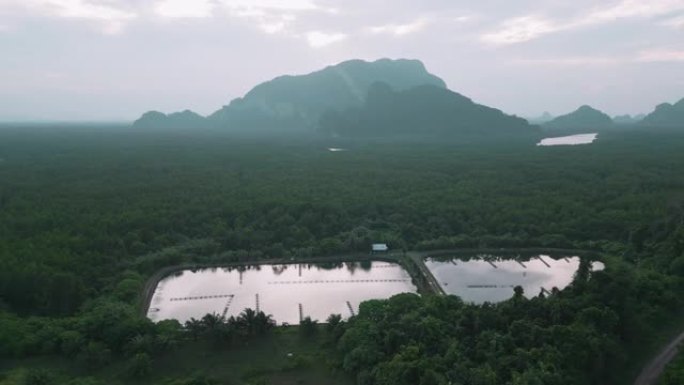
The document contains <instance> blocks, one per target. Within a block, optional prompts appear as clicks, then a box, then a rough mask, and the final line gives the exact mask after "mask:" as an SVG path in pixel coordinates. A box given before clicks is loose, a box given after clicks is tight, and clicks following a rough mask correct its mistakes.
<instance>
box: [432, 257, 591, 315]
mask: <svg viewBox="0 0 684 385" xmlns="http://www.w3.org/2000/svg"><path fill="white" fill-rule="evenodd" d="M425 265H426V266H427V268H428V270H430V272H431V273H432V275H433V276H434V277H435V279H436V280H437V282H438V283H439V285H440V286H441V287H442V289H443V290H444V292H445V293H447V294H453V295H457V296H459V297H461V299H463V300H464V301H466V302H472V303H477V304H480V303H484V302H492V303H494V302H501V301H505V300H507V299H509V298H511V297H512V296H513V288H514V287H515V286H521V287H522V288H523V290H524V293H525V296H526V297H527V298H532V297H534V296H537V295H539V293H540V292H541V291H542V289H543V290H547V291H549V292H550V291H551V290H552V289H553V288H554V287H555V288H558V289H563V288H564V287H566V286H568V285H569V284H570V283H571V282H572V279H573V277H574V275H575V272H576V271H577V268H578V267H579V258H578V257H556V258H552V257H550V256H549V255H534V256H531V257H527V258H523V259H513V258H511V257H502V256H492V255H482V254H481V255H475V256H472V257H470V258H467V257H461V258H458V257H454V258H442V257H440V258H428V259H426V260H425ZM603 267H604V266H603V264H602V263H601V262H592V270H595V271H596V270H602V269H603Z"/></svg>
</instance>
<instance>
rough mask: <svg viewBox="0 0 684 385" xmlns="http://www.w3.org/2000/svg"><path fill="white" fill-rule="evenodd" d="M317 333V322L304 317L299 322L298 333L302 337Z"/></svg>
mask: <svg viewBox="0 0 684 385" xmlns="http://www.w3.org/2000/svg"><path fill="white" fill-rule="evenodd" d="M317 331H318V321H316V320H312V319H311V317H309V316H307V317H304V319H302V320H301V321H300V322H299V332H300V333H301V335H302V336H304V337H311V336H313V335H314V334H316V332H317Z"/></svg>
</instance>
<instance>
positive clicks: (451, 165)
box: [0, 129, 684, 384]
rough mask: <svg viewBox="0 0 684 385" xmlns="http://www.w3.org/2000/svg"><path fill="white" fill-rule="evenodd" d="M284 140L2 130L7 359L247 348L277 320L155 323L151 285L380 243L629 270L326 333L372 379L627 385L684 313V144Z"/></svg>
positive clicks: (389, 307) (399, 313) (420, 308)
mask: <svg viewBox="0 0 684 385" xmlns="http://www.w3.org/2000/svg"><path fill="white" fill-rule="evenodd" d="M277 139H278V141H276V140H266V139H261V140H256V139H248V138H237V137H235V136H227V135H224V134H221V133H194V134H182V133H179V132H173V133H167V134H161V133H156V134H152V133H145V132H133V131H126V130H119V131H117V130H113V129H102V130H99V131H98V130H92V129H88V130H85V129H62V130H52V131H51V130H44V131H40V130H39V129H23V130H13V129H3V130H0V157H2V158H3V159H4V160H5V161H4V162H2V163H1V164H0V234H2V236H0V262H1V265H2V268H1V269H0V357H1V358H2V359H5V358H21V357H37V356H41V355H49V354H58V355H62V356H64V357H68V358H69V359H72V358H73V361H74V362H75V363H76V366H77V367H78V368H79V369H88V370H90V371H97V370H98V369H97V368H100V367H103V366H104V367H106V368H105V369H104V370H109V368H107V366H108V365H110V363H111V362H112V361H115V360H121V361H122V362H128V361H130V362H134V361H136V360H139V361H140V362H143V361H145V359H144V358H140V357H147V358H149V359H151V360H152V367H153V370H154V365H155V364H156V362H157V361H158V359H159V357H163V356H164V354H172V353H173V352H174V349H176V348H177V347H179V346H183V345H184V344H187V343H192V342H188V341H191V340H193V339H197V341H198V342H197V343H198V344H208V345H210V346H212V347H220V348H230V347H236V348H237V347H238V346H244V344H245V343H247V342H248V341H252V340H257V339H258V338H259V337H260V336H263V335H264V334H265V333H268V332H269V330H271V329H272V328H273V327H274V322H273V320H272V319H271V318H270V317H268V316H267V315H266V314H263V313H257V312H254V311H245V312H243V314H241V315H240V316H239V317H235V318H231V319H227V320H224V319H220V317H217V316H215V315H214V316H209V317H204V318H202V319H200V320H191V322H190V323H188V324H186V325H184V326H185V328H183V327H182V326H181V325H180V324H179V323H178V322H174V321H164V322H161V323H159V324H157V325H155V324H153V323H152V322H150V321H149V320H147V319H146V317H144V316H143V315H141V314H140V311H139V308H138V304H139V302H140V290H141V288H142V287H143V285H144V282H145V280H146V279H147V277H148V276H149V275H150V274H152V273H153V272H155V271H156V270H157V269H159V268H162V267H165V266H169V265H174V264H179V263H208V264H221V263H228V262H249V261H255V260H265V259H273V258H282V259H283V260H289V259H290V258H292V257H297V256H312V255H324V254H333V253H351V252H366V251H367V250H368V245H369V244H370V243H371V242H375V241H379V242H387V243H390V244H391V245H392V248H393V249H395V250H399V249H403V248H406V249H417V248H424V249H444V248H455V247H456V248H478V247H488V248H499V247H564V248H583V249H593V250H597V251H602V252H604V253H605V254H609V255H611V256H613V257H614V258H611V263H610V264H609V265H608V269H607V270H606V271H605V272H602V273H589V272H588V271H585V270H582V271H581V272H580V273H579V274H578V277H577V279H576V281H575V283H574V284H573V285H572V286H571V287H569V288H568V289H566V290H563V291H561V292H555V293H554V294H553V295H550V296H548V298H546V299H541V298H539V299H533V300H529V301H528V300H526V299H524V297H522V296H517V298H515V299H514V300H512V301H509V302H506V303H503V304H500V305H483V306H480V307H474V306H469V305H465V304H463V303H462V301H460V300H459V299H457V298H453V297H445V298H432V297H426V298H422V299H421V298H419V297H417V296H413V295H402V296H398V297H396V298H393V299H392V300H391V301H368V302H365V303H363V304H361V309H360V312H359V314H358V315H357V316H356V317H353V318H352V319H351V320H350V321H349V322H338V320H336V319H330V321H331V322H330V325H327V326H325V327H320V329H321V331H323V330H325V334H323V333H321V335H324V336H325V338H326V342H327V343H328V344H336V345H337V346H338V347H339V352H340V354H341V355H342V358H340V359H339V361H337V358H336V357H330V359H331V360H335V362H336V366H337V367H339V368H340V369H341V370H345V371H346V372H348V373H353V374H354V375H355V376H356V377H357V378H358V382H359V383H360V384H376V383H388V382H392V381H396V383H401V381H413V383H415V384H421V383H422V384H444V383H448V382H449V381H451V382H452V383H453V384H456V383H460V384H474V383H497V384H499V383H504V384H506V383H510V384H535V383H541V384H573V383H578V384H579V383H582V384H592V383H602V384H611V381H612V380H611V378H610V377H609V374H610V373H615V372H622V371H624V366H623V365H625V362H627V361H625V360H626V359H627V358H628V357H626V354H627V352H629V349H630V348H631V347H633V346H635V345H636V346H638V344H639V343H640V342H642V341H644V339H646V338H648V337H649V336H651V335H653V333H655V332H657V325H658V323H657V320H659V319H664V318H665V317H668V316H670V315H671V314H672V311H673V309H676V308H677V306H679V305H680V303H679V297H680V296H679V293H680V292H681V281H682V278H683V277H684V268H683V267H682V266H683V265H684V263H683V262H682V257H684V222H683V218H684V208H683V207H682V199H684V180H683V179H682V178H681V174H682V170H684V158H683V157H682V156H681V149H682V148H683V147H684V135H683V134H682V133H676V132H669V133H649V132H638V131H633V132H632V131H627V132H612V131H608V132H605V133H602V134H601V136H600V137H599V140H598V141H597V142H596V143H595V144H593V145H591V146H578V147H573V148H561V147H559V148H537V147H534V146H533V145H531V144H530V143H529V141H527V142H524V141H515V140H511V141H509V142H506V143H500V142H492V141H488V142H478V141H476V140H473V141H469V142H467V143H465V142H459V141H457V140H453V141H452V140H444V141H440V142H438V143H436V142H429V141H422V142H410V143H409V142H402V141H399V140H397V141H386V142H379V141H378V142H360V141H348V140H341V139H336V140H325V141H318V140H311V139H307V140H300V139H299V138H294V139H293V138H277ZM526 140H527V139H526ZM523 142H524V143H523ZM329 146H334V147H342V148H347V149H349V151H346V152H337V153H331V152H328V151H326V150H325V149H326V148H327V147H329ZM619 260H622V261H624V263H618V261H619ZM314 326H316V325H314ZM306 329H307V326H306V324H305V325H303V326H302V327H301V328H300V330H302V331H304V330H306ZM316 329H318V327H315V328H314V329H313V330H316ZM298 340H300V341H301V342H303V343H310V342H312V341H315V339H314V338H311V339H298ZM326 346H329V345H326ZM214 351H217V350H214ZM569 352H572V355H570V353H569ZM131 365H133V364H131ZM142 366H144V365H142ZM123 371H124V370H122V372H123ZM83 381H89V380H83ZM179 381H182V380H179ZM188 381H190V380H188ZM193 381H194V380H193ZM198 381H204V380H202V379H200V380H198ZM600 381H603V382H600ZM205 382H206V383H212V382H211V380H206V381H205ZM64 383H68V382H67V381H66V380H65V381H64ZM86 383H87V382H86ZM181 383H182V382H181ZM200 383H202V382H198V384H200Z"/></svg>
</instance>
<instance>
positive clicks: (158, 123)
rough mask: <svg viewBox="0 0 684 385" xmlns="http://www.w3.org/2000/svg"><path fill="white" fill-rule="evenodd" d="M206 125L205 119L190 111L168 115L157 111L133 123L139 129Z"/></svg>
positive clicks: (144, 115) (145, 114)
mask: <svg viewBox="0 0 684 385" xmlns="http://www.w3.org/2000/svg"><path fill="white" fill-rule="evenodd" d="M208 124H209V122H208V121H207V119H205V118H204V117H202V116H201V115H199V114H197V113H195V112H192V111H190V110H185V111H183V112H174V113H172V114H169V115H166V114H164V113H161V112H159V111H149V112H146V113H144V114H143V116H141V117H140V119H138V120H136V121H135V122H133V126H135V127H140V128H201V127H207V126H208Z"/></svg>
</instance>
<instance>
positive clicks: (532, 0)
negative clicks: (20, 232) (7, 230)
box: [0, 0, 684, 121]
mask: <svg viewBox="0 0 684 385" xmlns="http://www.w3.org/2000/svg"><path fill="white" fill-rule="evenodd" d="M0 52H1V54H0V121H34V120H59V121H97V120H106V121H112V120H126V121H130V120H134V119H136V118H137V117H138V116H139V115H141V114H142V113H143V112H145V111H148V110H159V111H163V112H173V111H179V110H184V109H192V110H194V111H196V112H198V113H201V114H209V113H211V112H213V111H215V110H217V109H219V108H220V107H221V106H223V105H226V104H228V103H229V102H230V101H231V100H232V99H234V98H236V97H240V96H242V95H244V94H245V93H246V92H247V91H249V90H250V89H251V88H252V87H253V86H255V85H257V84H258V83H260V82H263V81H267V80H270V79H272V78H274V77H276V76H279V75H282V74H304V73H309V72H312V71H315V70H318V69H320V68H322V67H325V66H327V65H331V64H335V63H339V62H341V61H344V60H348V59H357V58H358V59H365V60H375V59H379V58H385V57H387V58H412V59H419V60H421V61H423V63H425V65H426V67H427V69H428V70H429V71H430V72H432V73H434V74H436V75H438V76H440V77H441V78H442V79H444V80H445V81H446V83H447V85H448V86H449V88H450V89H452V90H454V91H456V92H459V93H461V94H463V95H466V96H468V97H470V98H472V99H473V100H474V101H476V102H478V103H482V104H486V105H489V106H492V107H496V108H499V109H502V110H503V111H505V112H507V113H510V114H516V115H519V116H525V117H534V116H538V115H541V114H542V113H543V112H544V111H548V112H550V113H551V114H553V115H559V114H563V113H567V112H570V111H572V110H574V109H576V108H578V107H579V106H580V105H583V104H589V105H591V106H593V107H595V108H598V109H601V110H603V111H605V112H607V113H608V114H610V115H618V114H637V113H642V112H645V113H647V112H650V111H652V110H653V108H654V106H655V105H657V104H660V103H662V102H676V101H677V100H679V99H681V98H684V0H603V1H589V0H543V1H541V0H478V1H461V0H421V1H419V0H412V1H409V0H345V1H341V0H340V1H333V0H290V1H277V0H0Z"/></svg>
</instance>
